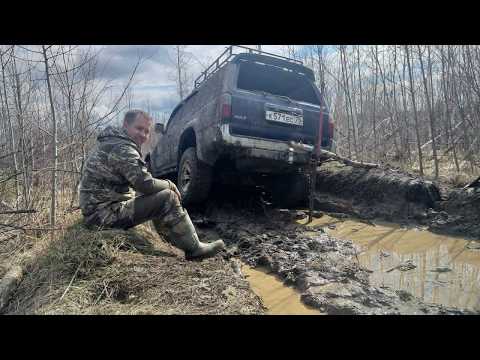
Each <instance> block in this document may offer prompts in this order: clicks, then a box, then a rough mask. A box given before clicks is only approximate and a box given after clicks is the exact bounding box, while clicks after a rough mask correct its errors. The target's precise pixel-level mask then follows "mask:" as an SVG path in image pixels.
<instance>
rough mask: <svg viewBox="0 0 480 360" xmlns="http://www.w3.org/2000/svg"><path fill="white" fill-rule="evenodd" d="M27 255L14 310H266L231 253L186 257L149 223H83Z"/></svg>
mask: <svg viewBox="0 0 480 360" xmlns="http://www.w3.org/2000/svg"><path fill="white" fill-rule="evenodd" d="M21 262H22V263H23V265H24V266H25V267H26V276H25V277H24V280H23V281H22V282H21V283H20V286H19V288H18V289H17V291H16V293H15V294H14V296H13V299H12V300H11V301H10V304H9V306H8V308H7V310H6V312H7V313H9V314H259V313H263V309H262V305H261V302H260V300H259V299H258V297H256V296H255V295H254V294H253V293H252V292H251V290H250V287H249V285H248V283H247V282H246V281H245V280H244V279H242V278H239V277H237V276H236V275H235V273H234V271H233V269H232V268H231V266H230V264H229V262H228V261H225V260H224V259H223V258H221V257H219V256H217V257H215V258H213V259H207V260H204V261H202V262H191V261H186V260H185V259H184V258H183V256H182V255H181V252H180V251H179V250H177V249H175V248H173V247H171V246H170V245H168V244H166V243H164V242H163V241H162V240H161V239H160V238H159V237H158V236H157V235H156V234H154V233H153V232H152V231H151V230H150V229H149V228H148V227H147V226H145V225H143V226H138V227H136V228H135V229H131V230H128V231H122V230H105V231H100V232H95V231H90V230H87V229H86V228H85V227H84V226H83V225H82V224H81V223H76V224H74V225H73V226H72V227H71V228H70V229H69V230H68V231H67V232H66V233H65V234H64V236H62V237H59V238H58V239H57V240H56V241H54V242H48V241H45V242H44V246H41V247H38V248H36V249H35V252H34V254H32V255H30V256H28V257H23V258H22V260H21Z"/></svg>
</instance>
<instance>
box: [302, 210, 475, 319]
mask: <svg viewBox="0 0 480 360" xmlns="http://www.w3.org/2000/svg"><path fill="white" fill-rule="evenodd" d="M301 222H302V223H305V222H306V221H305V220H301ZM332 225H334V226H332ZM308 226H314V227H319V226H323V227H324V228H325V229H326V231H327V232H328V234H330V235H331V236H334V237H339V238H343V239H349V240H352V241H353V242H354V243H355V244H356V245H358V246H359V247H360V252H359V254H358V258H359V260H360V263H361V264H362V266H365V267H366V268H367V269H369V270H371V271H372V273H371V274H370V278H369V279H370V282H371V283H372V284H374V285H375V286H389V287H391V288H394V289H400V290H405V291H408V292H409V293H411V294H413V295H414V296H416V297H418V298H420V299H421V300H422V301H425V302H428V303H436V304H443V305H446V306H452V307H457V308H466V309H470V310H472V311H478V310H480V283H479V280H480V251H479V250H478V249H475V247H476V246H475V245H477V244H478V243H476V242H473V241H467V240H465V239H463V238H460V237H454V236H446V235H439V234H435V233H432V232H430V231H427V230H425V228H421V227H406V226H400V225H398V224H392V223H385V222H379V221H375V224H374V225H370V224H365V223H362V222H359V221H356V220H353V219H340V221H339V219H336V218H332V217H330V216H327V215H324V216H322V217H321V218H318V219H315V220H314V221H313V222H312V223H310V224H308ZM479 245H480V244H479ZM407 264H408V266H405V265H407ZM402 265H403V266H402ZM392 269H395V270H392Z"/></svg>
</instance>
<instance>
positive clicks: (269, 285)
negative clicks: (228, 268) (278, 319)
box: [242, 265, 321, 315]
mask: <svg viewBox="0 0 480 360" xmlns="http://www.w3.org/2000/svg"><path fill="white" fill-rule="evenodd" d="M242 272H243V274H244V275H245V276H246V277H247V280H248V282H249V283H250V286H251V288H252V290H253V292H254V293H255V294H257V295H258V296H260V298H262V301H263V304H264V305H265V306H266V307H267V308H268V311H267V314H269V315H321V313H320V312H319V311H318V310H316V309H314V308H311V307H309V306H306V305H305V304H303V303H302V302H301V300H300V294H299V293H298V292H297V291H295V290H294V289H292V288H290V287H288V286H285V285H284V284H283V283H282V281H281V280H279V279H277V277H276V276H274V275H271V274H269V273H268V272H267V271H266V270H264V269H261V268H255V269H253V268H251V267H250V266H248V265H243V266H242Z"/></svg>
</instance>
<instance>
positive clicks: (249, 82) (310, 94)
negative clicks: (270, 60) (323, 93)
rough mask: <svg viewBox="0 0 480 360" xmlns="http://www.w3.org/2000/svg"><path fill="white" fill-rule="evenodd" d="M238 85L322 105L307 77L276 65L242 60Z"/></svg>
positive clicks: (246, 88)
mask: <svg viewBox="0 0 480 360" xmlns="http://www.w3.org/2000/svg"><path fill="white" fill-rule="evenodd" d="M237 87H238V88H239V89H243V90H250V91H252V90H253V91H265V92H267V93H270V94H274V95H281V96H288V97H289V98H290V99H292V100H297V101H303V102H307V103H311V104H316V105H320V100H319V99H318V97H317V94H316V93H315V91H314V89H313V85H312V83H311V82H310V80H308V79H307V78H306V77H304V76H303V75H299V74H297V73H295V72H292V71H288V70H284V69H280V68H278V67H275V66H270V65H264V64H259V63H253V62H242V63H241V64H240V71H239V74H238V80H237Z"/></svg>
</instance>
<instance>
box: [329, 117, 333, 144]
mask: <svg viewBox="0 0 480 360" xmlns="http://www.w3.org/2000/svg"><path fill="white" fill-rule="evenodd" d="M334 131H335V124H334V123H333V119H332V117H330V118H329V120H328V136H329V137H330V140H333V133H334Z"/></svg>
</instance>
